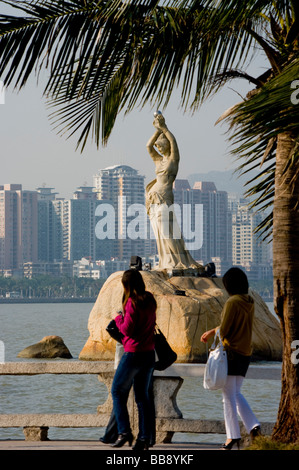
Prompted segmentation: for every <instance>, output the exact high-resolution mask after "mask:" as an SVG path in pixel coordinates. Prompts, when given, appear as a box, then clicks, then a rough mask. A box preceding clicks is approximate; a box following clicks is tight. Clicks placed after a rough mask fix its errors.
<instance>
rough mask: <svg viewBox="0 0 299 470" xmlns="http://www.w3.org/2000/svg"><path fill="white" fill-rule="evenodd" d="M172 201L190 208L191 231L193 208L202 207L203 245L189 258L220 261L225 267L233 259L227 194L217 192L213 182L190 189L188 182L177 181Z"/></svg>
mask: <svg viewBox="0 0 299 470" xmlns="http://www.w3.org/2000/svg"><path fill="white" fill-rule="evenodd" d="M173 191H174V201H175V203H176V204H178V205H179V206H181V207H183V205H184V204H185V205H190V208H191V221H190V222H189V223H191V231H192V230H194V220H195V217H196V215H195V207H196V205H201V206H202V227H201V230H202V246H201V248H200V249H197V250H195V251H192V250H190V252H191V254H192V256H193V257H194V258H195V259H196V260H198V261H201V262H202V263H204V264H206V263H209V262H211V261H212V260H213V259H214V258H218V259H221V263H222V266H223V267H224V268H226V267H227V266H228V265H229V264H230V263H231V259H232V252H231V250H232V238H231V215H230V212H229V210H228V195H227V193H226V192H225V191H218V190H217V188H216V186H215V184H214V183H212V182H205V181H199V182H195V183H194V186H193V188H191V187H190V184H189V182H188V181H187V180H180V179H178V180H176V181H175V183H174V190H173Z"/></svg>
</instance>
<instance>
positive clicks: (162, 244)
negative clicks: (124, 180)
mask: <svg viewBox="0 0 299 470" xmlns="http://www.w3.org/2000/svg"><path fill="white" fill-rule="evenodd" d="M153 125H154V127H155V128H156V132H155V133H154V135H153V136H152V137H151V138H150V140H149V141H148V143H147V150H148V152H149V154H150V156H151V158H152V159H153V161H154V163H155V167H156V178H155V179H154V180H153V181H151V182H150V183H149V184H148V185H147V187H146V196H145V202H146V210H147V213H148V215H149V218H150V221H151V225H152V229H153V231H154V234H155V238H156V241H157V247H158V254H159V267H158V269H167V270H173V269H189V268H194V269H197V270H198V269H202V266H201V265H199V264H198V263H196V261H194V259H193V258H192V256H191V255H190V253H189V252H188V250H187V248H186V246H185V242H184V239H183V236H182V234H181V230H180V227H179V226H178V223H177V220H176V216H175V214H174V212H173V210H171V206H173V203H174V199H173V190H172V188H173V183H174V180H175V178H176V176H177V173H178V168H179V161H180V153H179V149H178V145H177V142H176V139H175V137H174V135H173V134H172V133H171V132H170V131H169V129H168V127H167V126H166V123H165V119H164V117H163V115H162V114H161V112H160V111H158V112H157V113H155V114H154V122H153ZM154 147H156V148H157V150H158V151H157V150H156V149H155V148H154Z"/></svg>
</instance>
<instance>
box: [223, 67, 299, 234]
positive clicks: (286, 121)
mask: <svg viewBox="0 0 299 470" xmlns="http://www.w3.org/2000/svg"><path fill="white" fill-rule="evenodd" d="M298 67H299V58H297V59H294V60H293V61H292V62H291V63H290V64H289V65H288V66H287V67H286V68H285V70H284V71H283V72H282V73H281V74H280V75H279V76H277V77H273V78H272V80H270V81H269V82H268V83H267V84H266V85H264V86H263V87H262V88H261V89H260V90H259V91H257V92H256V93H255V94H253V95H252V96H251V97H250V98H249V99H248V100H245V101H244V102H243V103H240V104H238V105H236V106H235V107H234V108H233V110H232V112H231V113H230V114H229V115H228V116H227V118H226V119H227V121H228V122H229V123H230V126H231V129H230V131H231V136H230V141H231V143H232V145H233V150H232V153H233V155H234V156H236V157H237V159H238V160H240V161H241V162H242V163H241V164H240V166H239V168H238V170H239V171H241V173H242V174H245V173H250V171H252V170H253V169H256V168H261V171H260V172H259V173H258V174H257V175H256V176H255V177H253V178H251V179H250V180H249V181H248V182H247V186H249V189H248V190H247V193H246V195H247V196H250V197H254V199H253V200H252V202H251V207H254V208H257V209H259V210H263V211H264V210H266V209H269V208H270V207H271V206H272V204H273V199H274V186H275V156H276V141H277V138H278V136H279V134H281V133H284V132H291V133H292V135H293V136H294V146H293V152H292V153H291V154H290V155H289V159H288V161H287V163H286V166H285V170H284V171H286V169H287V167H288V166H289V165H293V164H294V163H295V161H296V159H297V158H299V104H294V103H293V102H292V101H294V100H292V93H294V91H293V89H294V87H293V86H292V85H293V83H294V81H295V80H296V79H297V76H298ZM298 94H299V93H298ZM261 163H263V166H262V167H261ZM271 217H272V215H271V214H268V215H267V216H266V218H265V221H266V222H265V223H264V222H263V223H262V224H260V227H259V230H261V229H262V230H263V234H264V235H265V234H266V237H267V236H270V233H271V227H272V221H271Z"/></svg>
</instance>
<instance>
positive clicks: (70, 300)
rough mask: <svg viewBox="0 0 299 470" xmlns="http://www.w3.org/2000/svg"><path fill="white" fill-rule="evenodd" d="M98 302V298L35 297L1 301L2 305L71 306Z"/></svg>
mask: <svg viewBox="0 0 299 470" xmlns="http://www.w3.org/2000/svg"><path fill="white" fill-rule="evenodd" d="M96 300H97V298H96V297H76V298H74V297H69V298H60V297H53V298H51V297H49V298H46V297H45V298H43V297H34V298H31V299H24V298H23V299H6V298H5V299H0V304H69V303H74V304H75V303H81V304H83V303H94V302H95V301H96Z"/></svg>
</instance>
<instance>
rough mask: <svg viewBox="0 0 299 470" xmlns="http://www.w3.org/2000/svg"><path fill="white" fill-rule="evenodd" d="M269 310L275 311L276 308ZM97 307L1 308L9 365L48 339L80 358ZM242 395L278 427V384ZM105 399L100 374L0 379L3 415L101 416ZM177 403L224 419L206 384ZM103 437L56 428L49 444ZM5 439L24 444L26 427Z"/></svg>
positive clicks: (184, 392)
mask: <svg viewBox="0 0 299 470" xmlns="http://www.w3.org/2000/svg"><path fill="white" fill-rule="evenodd" d="M268 305H269V308H270V309H271V310H272V311H273V305H272V304H271V303H270V304H268ZM92 306H93V304H87V303H86V304H82V303H81V304H78V303H74V304H11V305H7V304H2V305H0V340H1V341H3V342H4V344H5V361H6V362H16V361H22V360H23V359H20V358H18V357H17V354H18V353H19V352H20V351H21V350H22V349H24V348H25V347H27V346H29V345H31V344H34V343H36V342H38V341H40V340H41V339H42V338H43V337H44V336H48V335H58V336H61V337H62V338H63V340H64V342H65V344H66V345H67V347H68V348H69V350H70V351H71V354H72V356H73V358H74V359H78V356H79V353H80V351H81V350H82V348H83V346H84V344H85V342H86V340H87V339H88V336H89V332H88V329H87V322H88V317H89V313H90V311H91V309H92ZM27 360H28V359H27ZM53 360H55V359H53ZM59 360H61V359H59ZM273 364H274V365H275V366H278V364H277V363H271V365H273ZM243 394H244V395H245V397H246V398H247V399H248V401H249V403H250V405H251V407H252V408H253V410H254V412H255V413H256V415H257V416H258V418H259V420H260V421H271V422H275V420H276V414H277V409H278V405H279V399H280V382H279V381H260V380H245V382H244V385H243ZM106 398H107V389H106V387H105V385H104V384H102V383H101V382H99V380H98V378H97V376H96V375H73V376H72V375H66V376H63V375H40V376H31V377H30V376H28V377H26V376H25V377H23V376H15V377H10V376H0V413H21V414H24V413H96V409H97V406H98V405H99V404H102V403H104V402H105V400H106ZM177 404H178V406H179V408H180V410H181V411H182V413H183V417H184V418H195V417H196V418H199V419H209V418H210V419H221V420H222V419H223V412H222V400H221V392H218V391H216V392H214V391H213V392H211V391H207V390H204V389H203V387H202V379H195V378H186V379H185V380H184V383H183V385H182V388H181V389H180V391H179V393H178V397H177ZM103 433H104V429H103V428H99V429H95V428H89V429H58V428H52V429H49V433H48V435H49V438H50V439H80V440H83V439H88V440H89V439H91V440H97V439H98V438H99V437H100V436H102V435H103ZM0 439H24V434H23V431H22V429H21V428H20V429H18V428H16V429H1V428H0ZM173 440H174V441H200V442H222V440H223V436H222V437H221V436H217V435H203V434H201V435H189V434H176V435H175V437H174V439H173Z"/></svg>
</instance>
